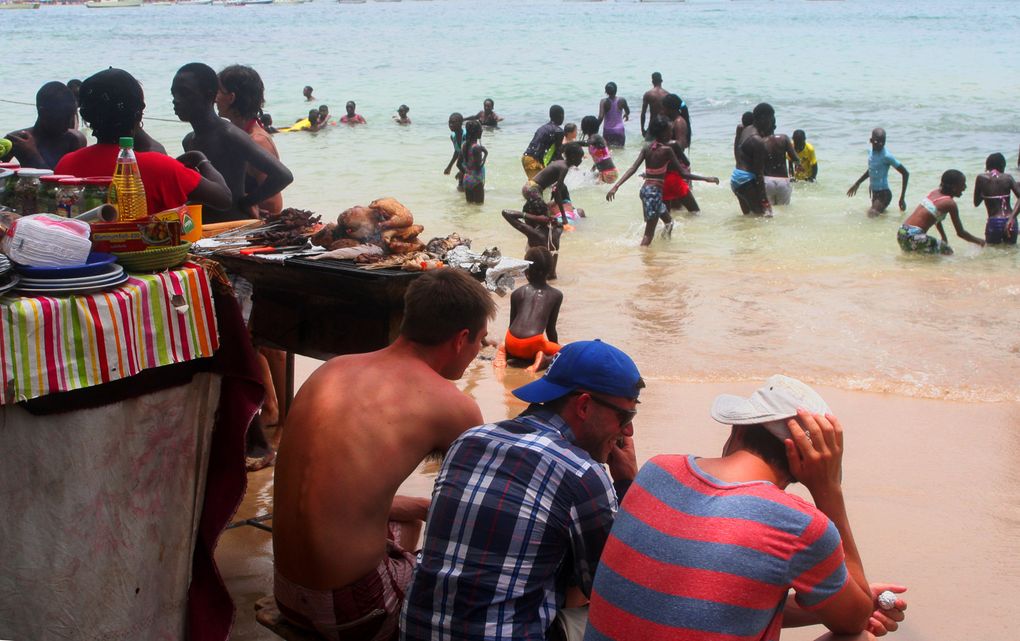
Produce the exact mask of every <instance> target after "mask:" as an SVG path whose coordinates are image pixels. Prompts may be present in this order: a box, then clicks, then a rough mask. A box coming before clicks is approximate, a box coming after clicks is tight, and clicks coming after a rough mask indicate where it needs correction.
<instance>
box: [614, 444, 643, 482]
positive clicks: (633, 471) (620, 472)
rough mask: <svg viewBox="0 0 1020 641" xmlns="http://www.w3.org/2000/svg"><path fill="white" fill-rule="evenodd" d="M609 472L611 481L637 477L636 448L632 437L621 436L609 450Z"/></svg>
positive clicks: (630, 479) (629, 479) (631, 479)
mask: <svg viewBox="0 0 1020 641" xmlns="http://www.w3.org/2000/svg"><path fill="white" fill-rule="evenodd" d="M608 463H609V474H610V476H612V477H613V481H633V480H634V478H635V477H637V470H638V465H637V450H635V449H634V438H633V437H631V436H621V437H620V438H618V439H616V443H614V444H613V449H612V450H610V451H609V460H608Z"/></svg>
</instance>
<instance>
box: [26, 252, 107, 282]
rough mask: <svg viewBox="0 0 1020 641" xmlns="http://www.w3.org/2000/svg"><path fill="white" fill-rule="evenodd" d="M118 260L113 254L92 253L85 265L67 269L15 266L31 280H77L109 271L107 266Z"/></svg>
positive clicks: (71, 266) (69, 266)
mask: <svg viewBox="0 0 1020 641" xmlns="http://www.w3.org/2000/svg"><path fill="white" fill-rule="evenodd" d="M115 260H117V259H116V258H115V257H114V256H113V255H112V254H104V253H102V252H92V253H91V254H89V257H88V260H87V261H86V262H85V264H84V265H68V266H67V267H29V266H28V265H15V269H16V270H17V271H18V273H19V274H24V275H25V276H29V277H30V278H77V277H80V276H94V275H96V274H99V273H102V272H104V271H106V270H107V266H108V265H110V264H112V263H113V261H115Z"/></svg>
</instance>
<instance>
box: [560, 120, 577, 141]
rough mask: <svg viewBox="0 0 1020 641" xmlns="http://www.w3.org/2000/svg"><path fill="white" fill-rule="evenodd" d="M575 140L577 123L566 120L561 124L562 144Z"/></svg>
mask: <svg viewBox="0 0 1020 641" xmlns="http://www.w3.org/2000/svg"><path fill="white" fill-rule="evenodd" d="M575 140H577V125H576V124H575V123H572V122H568V123H567V124H565V125H563V144H564V145H565V144H567V143H568V142H574V141H575Z"/></svg>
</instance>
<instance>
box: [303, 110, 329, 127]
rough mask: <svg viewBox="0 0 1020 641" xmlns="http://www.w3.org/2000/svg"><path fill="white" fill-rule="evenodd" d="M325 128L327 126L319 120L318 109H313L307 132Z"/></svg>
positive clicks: (310, 113) (310, 112)
mask: <svg viewBox="0 0 1020 641" xmlns="http://www.w3.org/2000/svg"><path fill="white" fill-rule="evenodd" d="M325 126H326V125H325V124H323V123H322V122H321V121H320V120H319V110H318V109H312V110H311V111H309V112H308V127H307V128H305V131H318V130H320V129H322V128H323V127H325Z"/></svg>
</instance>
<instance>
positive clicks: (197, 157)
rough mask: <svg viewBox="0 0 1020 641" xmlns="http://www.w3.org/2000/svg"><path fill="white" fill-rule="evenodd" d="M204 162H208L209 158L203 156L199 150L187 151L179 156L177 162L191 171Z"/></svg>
mask: <svg viewBox="0 0 1020 641" xmlns="http://www.w3.org/2000/svg"><path fill="white" fill-rule="evenodd" d="M203 160H208V158H206V157H205V154H203V153H202V152H201V151H198V150H197V149H192V150H191V151H186V152H184V153H183V154H181V155H180V156H177V162H179V163H181V164H182V165H184V166H185V167H188V168H189V169H197V168H198V163H200V162H202V161H203Z"/></svg>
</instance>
